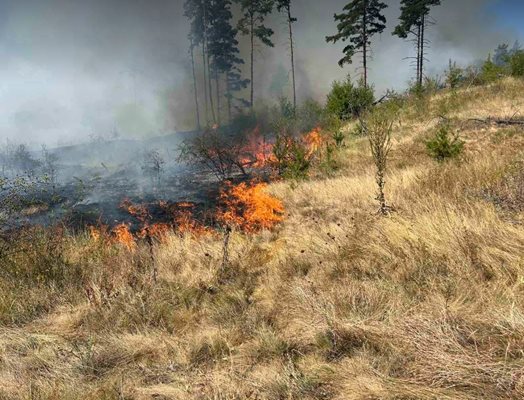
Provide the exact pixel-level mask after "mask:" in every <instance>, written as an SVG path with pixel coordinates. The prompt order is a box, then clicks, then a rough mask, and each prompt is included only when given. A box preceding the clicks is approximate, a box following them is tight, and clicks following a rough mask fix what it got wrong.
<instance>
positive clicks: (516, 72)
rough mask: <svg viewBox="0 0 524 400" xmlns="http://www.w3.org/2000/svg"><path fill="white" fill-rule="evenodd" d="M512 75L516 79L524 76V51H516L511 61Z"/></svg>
mask: <svg viewBox="0 0 524 400" xmlns="http://www.w3.org/2000/svg"><path fill="white" fill-rule="evenodd" d="M509 67H510V70H511V75H513V76H515V77H523V76H524V51H523V50H519V51H516V52H515V53H514V54H513V55H512V56H511V58H510V59H509Z"/></svg>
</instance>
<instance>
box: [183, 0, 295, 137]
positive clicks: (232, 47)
mask: <svg viewBox="0 0 524 400" xmlns="http://www.w3.org/2000/svg"><path fill="white" fill-rule="evenodd" d="M234 5H236V6H237V7H238V8H239V10H240V18H239V19H238V20H237V21H234V20H233V12H232V7H233V6H234ZM275 10H276V11H278V12H282V13H285V15H286V17H287V21H288V24H289V38H290V42H291V69H292V71H293V72H292V75H293V93H294V94H293V97H294V99H296V95H295V93H296V92H295V85H294V82H295V79H294V54H293V52H294V48H293V26H292V25H293V23H294V22H296V18H294V17H293V16H292V13H291V0H186V2H185V4H184V15H185V16H186V17H187V18H188V19H189V21H190V32H189V35H188V38H189V43H190V56H191V65H192V72H193V86H194V87H193V89H194V96H195V108H196V123H197V127H198V128H199V129H200V127H201V126H202V124H204V125H206V126H209V125H210V124H218V125H220V124H221V123H222V120H221V118H222V115H223V114H224V112H223V105H222V101H223V100H225V102H226V110H227V117H228V120H229V121H230V120H231V118H232V115H233V111H234V110H236V111H242V110H244V109H246V108H247V109H252V108H253V104H254V100H255V85H254V82H255V73H256V72H255V49H256V46H257V45H258V44H262V45H265V46H269V47H273V46H274V43H273V41H272V37H273V34H274V31H273V30H272V29H271V28H269V27H268V26H266V18H267V17H268V16H269V15H270V14H271V13H273V12H274V11H275ZM239 35H243V36H246V37H247V38H248V39H249V48H250V54H249V64H250V76H249V78H244V77H243V76H242V70H241V66H242V65H244V64H245V61H244V59H243V58H242V56H241V55H240V50H239V41H238V36H239ZM197 57H198V58H201V62H200V65H201V71H197V68H196V65H197V62H196V61H197ZM199 87H201V88H203V94H204V99H203V110H204V115H203V116H201V114H200V105H201V104H200V103H201V101H202V100H201V99H200V98H199V92H200V91H199ZM248 87H249V88H250V91H249V93H250V94H249V99H245V98H244V97H242V96H241V94H240V92H241V91H243V90H244V89H247V88H248ZM295 102H296V100H295Z"/></svg>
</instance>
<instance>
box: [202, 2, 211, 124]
mask: <svg viewBox="0 0 524 400" xmlns="http://www.w3.org/2000/svg"><path fill="white" fill-rule="evenodd" d="M201 4H202V10H203V16H202V31H203V33H204V37H203V40H202V69H203V70H204V100H205V103H206V106H205V110H206V126H207V127H209V105H208V97H207V79H208V76H207V56H206V55H207V12H206V11H207V9H206V5H205V1H204V0H201Z"/></svg>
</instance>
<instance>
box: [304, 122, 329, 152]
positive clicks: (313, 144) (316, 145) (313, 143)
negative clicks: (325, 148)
mask: <svg viewBox="0 0 524 400" xmlns="http://www.w3.org/2000/svg"><path fill="white" fill-rule="evenodd" d="M320 132H321V130H320V128H315V129H313V130H312V131H311V132H309V133H308V134H306V135H305V136H304V138H303V141H304V144H305V146H306V148H307V155H308V158H311V157H312V156H313V155H314V154H315V153H317V152H318V151H319V150H320V148H321V147H322V143H323V142H324V139H323V138H322V135H321V134H320Z"/></svg>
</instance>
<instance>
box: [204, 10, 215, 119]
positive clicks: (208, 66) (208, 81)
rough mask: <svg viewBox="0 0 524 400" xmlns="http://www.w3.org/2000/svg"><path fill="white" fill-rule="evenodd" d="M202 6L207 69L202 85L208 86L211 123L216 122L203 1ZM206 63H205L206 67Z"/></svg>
mask: <svg viewBox="0 0 524 400" xmlns="http://www.w3.org/2000/svg"><path fill="white" fill-rule="evenodd" d="M202 8H203V24H204V26H203V30H204V48H205V51H204V70H207V82H205V81H204V86H206V85H207V86H208V87H209V91H208V93H209V105H210V106H211V114H212V116H213V123H216V117H215V108H214V105H213V90H212V87H211V66H210V64H209V54H208V47H207V8H206V6H205V4H204V2H203V3H202ZM206 63H207V68H206ZM204 74H205V72H204Z"/></svg>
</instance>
